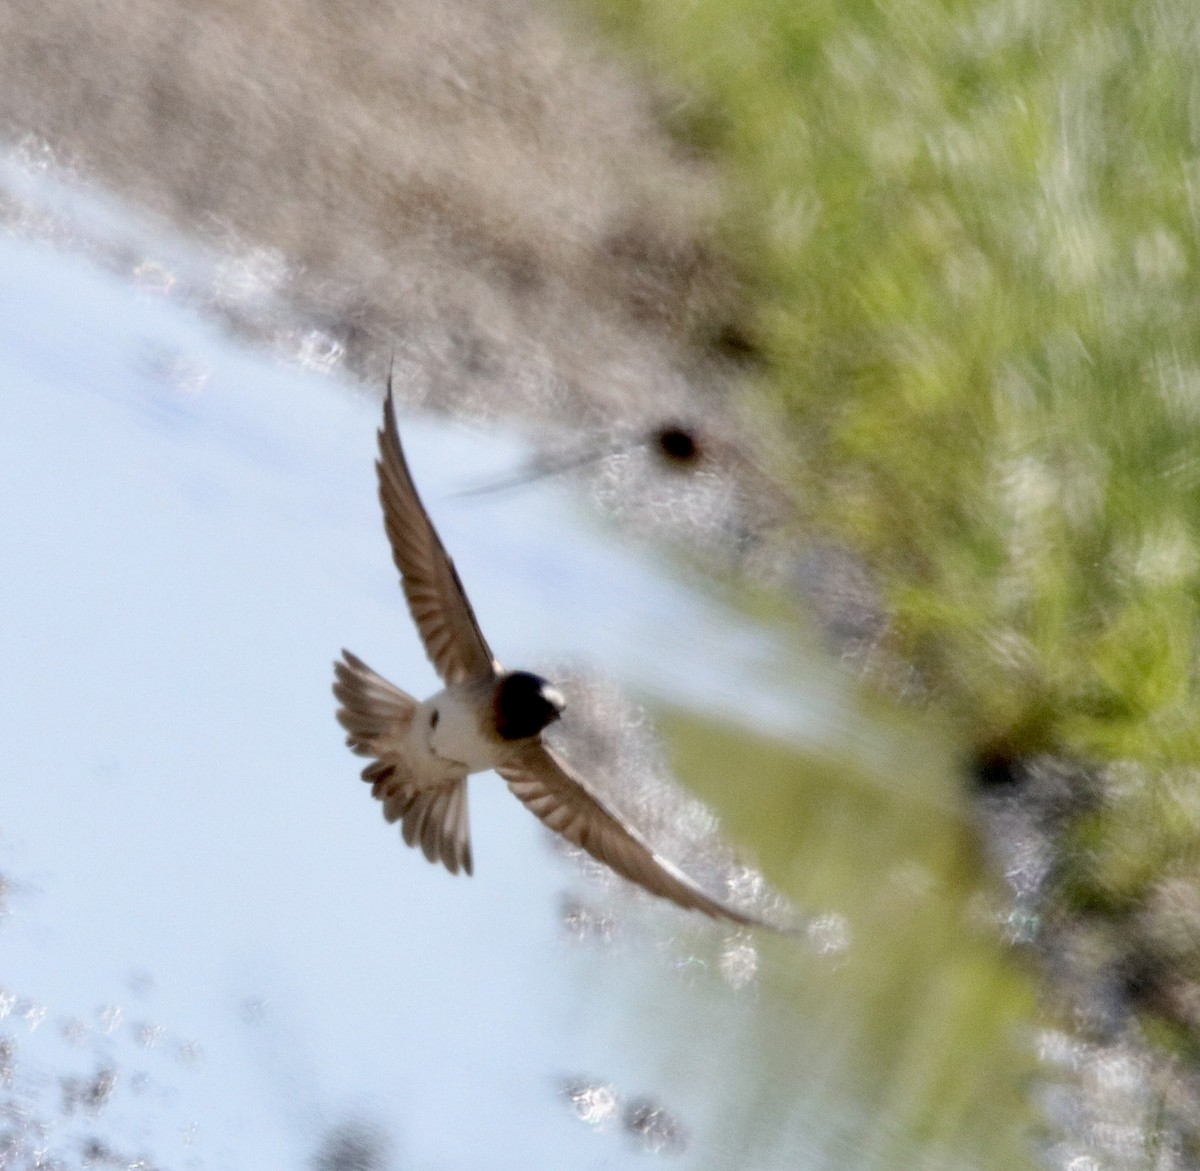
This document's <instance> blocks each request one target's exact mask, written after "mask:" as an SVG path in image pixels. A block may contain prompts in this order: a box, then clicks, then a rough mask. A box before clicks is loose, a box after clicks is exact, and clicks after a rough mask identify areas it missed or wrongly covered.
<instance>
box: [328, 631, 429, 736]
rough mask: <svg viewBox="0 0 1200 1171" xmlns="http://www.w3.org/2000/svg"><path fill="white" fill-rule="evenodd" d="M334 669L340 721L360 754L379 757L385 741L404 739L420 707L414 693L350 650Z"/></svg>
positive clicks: (336, 663)
mask: <svg viewBox="0 0 1200 1171" xmlns="http://www.w3.org/2000/svg"><path fill="white" fill-rule="evenodd" d="M333 671H334V675H335V676H336V678H335V680H334V684H333V694H334V695H335V696H337V698H338V702H339V703H341V705H342V706H341V707H340V708H338V712H337V718H338V722H339V723H340V724H341V725H342V727H343V728H345V729H346V743H347V744H349V745H350V747H351V748H353V749H354V751H355V752H357V753H358V755H359V756H379V755H380V753H381V750H382V748H383V746H384V745H385V744H388V743H395V742H397V741H398V740H400V739H402V738H403V736H404V734H405V733H406V732H407V731H408V727H409V725H410V724H411V723H412V719H413V715H414V713H415V712H416V710H417V701H416V700H415V699H413V697H412V696H411V695H409V694H408V693H407V692H405V691H401V690H400V688H399V687H396V686H395V685H393V684H391V683H389V682H388V681H387V680H386V679H385V678H384V677H383V676H382V675H376V674H375V672H374V671H372V670H371V668H370V667H368V666H367V665H366V663H364V662H363V661H362V659H360V658H359V657H358V656H357V655H353V654H351V653H350V652H349V651H346V650H344V651H342V658H341V659H339V660H338V661H337V662H335V663H334V665H333Z"/></svg>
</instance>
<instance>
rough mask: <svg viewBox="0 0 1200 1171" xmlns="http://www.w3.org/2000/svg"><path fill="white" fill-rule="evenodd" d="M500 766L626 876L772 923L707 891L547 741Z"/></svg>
mask: <svg viewBox="0 0 1200 1171" xmlns="http://www.w3.org/2000/svg"><path fill="white" fill-rule="evenodd" d="M496 771H497V772H498V773H499V774H500V775H501V776H502V777H503V778H504V779H505V780H506V781H507V782H508V787H509V788H510V789H511V790H512V791H513V792H514V793H515V794H516V795H517V796H518V797H519V798H520V799H521V800H522V801H523V802H524V803H525V805H526V806H527V807H528V808H529V809H530V810H531V811H532V812H533V813H534V814H536V815H537V816H538V817H539V818H540V819H541V820H542V821H543V822H544V823H545V824H546V825H547V826H549V828H550V829H552V830H554V831H555V833H559V834H562V836H563V837H564V838H566V839H567V841H569V842H570V843H571V844H572V845H575V846H579V847H580V848H582V849H584V850H586V851H587V852H588V853H589V854H591V855H592V857H593V858H596V859H597V860H598V861H600V862H603V863H604V864H605V865H606V866H608V867H609V868H610V869H612V870H615V871H616V872H617V873H618V874H619V875H621V877H622V878H627V879H629V881H630V882H636V883H637V884H638V885H639V886H641V887H643V888H645V889H646V890H648V891H650V893H651V894H656V895H660V896H661V897H662V898H665V899H670V900H671V901H672V902H674V903H678V904H679V906H681V907H688V908H691V909H694V910H697V911H703V912H704V913H705V914H706V915H711V916H712V917H713V918H717V919H729V920H732V921H733V922H734V923H741V924H744V925H746V926H770V924H766V923H763V921H762V920H760V919H757V918H754V917H753V916H751V915H747V914H745V913H744V912H742V911H738V910H736V909H735V908H733V907H729V906H727V905H726V904H724V903H722V902H719V901H718V900H717V899H714V898H712V897H711V896H709V895H707V894H705V893H704V891H703V890H701V889H700V887H699V886H698V885H697V884H696V883H695V882H693V881H692V880H691V879H690V878H689V877H688V876H687V875H686V874H684V872H683V871H682V870H680V869H679V867H678V866H676V865H675V864H674V863H673V862H669V861H667V859H666V858H664V857H662V855H660V854H657V853H655V851H654V850H653V849H651V847H650V845H649V844H648V843H647V842H646V840H645V838H643V837H642V835H641V834H640V833H639V832H638V831H637V830H636V829H634V828H633V827H632V826H630V825H627V824H626V823H625V822H624V821H622V820H621V818H619V817H618V816H617V815H616V814H615V813H613V812H612V811H611V810H610V809H609V808H608V806H607V805H605V803H604V802H603V801H602V800H601V799H600V797H599V796H598V795H597V794H596V793H594V792H593V791H592V789H591V787H590V786H589V785H588V784H587V782H586V781H584V780H583V778H582V777H581V776H579V774H578V773H576V772H574V771H573V770H571V768H570V767H569V766H568V765H567V763H566V762H565V761H564V760H563V759H562V758H561V757H560V756H558V755H557V754H556V753H555V752H553V751H552V750H551V749H550V748H548V747H547V746H546V745H545V744H542V743H533V744H530V745H529V746H528V747H526V748H523V749H521V750H519V752H518V754H517V755H516V757H515V758H514V760H513V761H512V762H510V763H506V764H505V765H503V766H502V767H500V768H497V769H496Z"/></svg>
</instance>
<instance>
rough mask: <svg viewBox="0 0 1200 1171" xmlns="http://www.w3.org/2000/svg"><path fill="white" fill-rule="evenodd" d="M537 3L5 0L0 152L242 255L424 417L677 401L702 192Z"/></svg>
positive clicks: (702, 243)
mask: <svg viewBox="0 0 1200 1171" xmlns="http://www.w3.org/2000/svg"><path fill="white" fill-rule="evenodd" d="M663 100H664V99H663V97H662V95H652V94H651V93H650V92H649V91H648V90H646V89H644V88H642V87H641V86H640V84H639V83H636V82H635V81H634V80H633V79H632V78H631V77H630V76H628V75H627V74H626V73H625V72H623V71H622V69H621V68H620V67H618V66H617V65H616V64H615V63H614V62H613V61H612V60H610V59H606V58H605V57H604V56H603V55H602V54H601V52H600V51H599V49H598V48H596V47H595V46H593V45H592V44H591V43H590V42H589V40H588V39H587V37H586V36H585V35H584V33H583V31H582V30H581V29H579V28H571V27H568V26H567V24H566V22H565V16H564V13H562V12H555V11H552V10H550V9H548V8H539V7H536V6H535V5H533V4H530V3H526V2H525V0H421V2H419V3H417V2H412V0H408V2H405V0H400V2H393V0H360V2H354V3H347V2H340V0H236V2H233V0H202V2H199V3H187V4H180V3H178V2H177V0H113V2H111V3H107V2H106V3H103V4H97V3H95V0H44V2H42V3H39V4H37V5H18V4H14V3H12V2H11V0H10V2H9V3H3V4H0V138H5V139H7V140H8V141H9V142H10V143H11V142H20V141H21V140H23V139H27V138H28V137H30V136H33V137H34V138H35V139H36V140H38V141H40V142H44V143H47V144H48V145H49V147H50V149H51V150H52V151H53V152H54V154H55V155H56V157H58V158H59V159H60V160H62V161H63V162H64V163H66V164H67V165H68V166H70V167H73V168H75V169H77V170H78V171H80V172H82V174H83V175H84V176H85V177H86V178H88V179H92V180H94V181H96V182H98V183H100V184H102V185H103V186H105V187H107V188H109V189H111V190H113V191H115V192H116V193H118V194H119V195H121V196H123V197H126V198H127V199H129V200H130V201H132V202H133V203H135V204H136V205H140V206H141V207H144V208H147V209H149V210H151V211H153V212H155V213H158V214H161V215H164V216H166V217H167V218H169V219H170V220H171V221H172V222H173V223H174V224H175V225H177V226H178V227H180V228H182V229H183V230H184V231H185V232H186V233H188V234H191V235H194V236H199V237H202V238H203V239H204V240H205V241H206V242H208V243H211V244H215V245H216V246H217V247H218V248H220V249H222V250H226V251H234V252H240V251H246V250H250V249H268V250H272V251H273V252H274V253H276V254H278V257H279V260H280V261H281V263H282V265H283V267H284V270H285V271H286V274H287V275H286V277H285V281H284V284H283V290H282V291H283V293H284V295H285V298H286V300H287V301H288V302H289V303H290V305H291V306H292V307H293V308H294V309H295V310H297V311H298V312H299V314H300V315H301V316H302V317H303V318H305V319H307V320H309V321H311V322H313V323H314V324H316V325H318V326H320V328H322V329H323V330H325V331H326V332H327V333H328V334H329V335H330V336H331V337H332V338H333V339H335V340H336V341H338V342H340V343H341V344H343V345H344V346H345V347H346V355H347V359H348V363H349V364H350V366H351V368H353V369H357V370H360V371H364V372H367V373H370V374H371V375H372V376H377V375H378V373H379V371H380V369H381V366H382V363H384V362H386V360H387V355H388V353H389V352H390V350H391V349H392V347H393V346H395V347H396V349H397V353H398V355H399V356H400V358H401V359H402V360H409V361H410V362H411V365H412V367H413V368H414V369H417V370H419V372H420V376H421V378H422V379H424V381H425V390H424V394H425V395H426V396H427V397H428V398H429V399H430V405H434V406H445V407H452V406H470V407H473V408H474V409H477V410H485V411H490V410H495V409H504V410H513V409H526V410H531V411H533V412H534V413H538V414H545V413H552V414H553V413H558V412H566V411H570V412H571V421H572V422H581V421H583V422H586V421H589V420H592V421H599V420H602V419H605V418H607V417H609V416H611V414H612V413H613V412H614V411H615V412H619V413H621V414H624V415H628V414H632V415H633V416H634V417H638V416H641V415H642V414H643V413H649V414H656V413H661V412H662V411H663V410H669V409H671V407H672V404H675V403H677V402H679V401H686V400H687V399H688V398H690V397H691V396H692V395H694V393H695V391H696V388H697V387H698V386H700V385H704V386H706V387H709V388H712V387H713V386H718V385H720V383H721V380H722V378H721V372H722V368H721V366H720V363H717V364H715V365H714V364H711V363H709V362H708V360H707V359H706V358H705V356H704V355H705V352H706V348H705V346H704V345H702V344H697V341H698V339H700V340H701V341H702V340H703V339H704V338H705V337H709V336H712V334H713V333H715V332H719V329H720V325H721V321H722V317H723V313H724V308H723V306H726V305H727V304H728V303H729V301H730V297H731V291H730V287H729V280H728V275H727V273H726V272H725V270H724V269H723V267H722V265H721V264H720V263H719V261H718V260H717V259H716V258H715V255H714V252H713V249H712V248H711V247H710V242H709V240H708V237H707V234H706V228H705V222H706V216H707V212H708V210H709V208H710V206H711V204H712V202H713V200H714V198H715V188H714V181H713V179H712V176H711V175H710V174H709V173H707V172H706V171H705V170H703V169H702V167H701V165H700V164H698V163H697V162H696V161H695V160H692V159H688V158H685V157H684V156H683V155H682V153H681V152H680V151H679V150H677V149H675V148H673V147H672V145H671V144H670V143H669V142H668V140H667V138H666V137H665V135H664V134H663V133H662V132H661V130H660V129H659V128H658V125H657V119H656V103H661V101H663Z"/></svg>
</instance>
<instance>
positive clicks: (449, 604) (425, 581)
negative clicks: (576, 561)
mask: <svg viewBox="0 0 1200 1171" xmlns="http://www.w3.org/2000/svg"><path fill="white" fill-rule="evenodd" d="M375 468H376V471H377V472H378V473H379V500H380V502H381V503H382V505H383V523H384V527H385V528H386V529H387V535H388V541H389V542H390V543H391V546H392V559H393V560H394V561H395V563H396V568H397V569H398V570H399V571H400V584H401V586H402V587H403V589H404V596H405V598H406V599H407V600H408V608H409V610H410V612H411V613H412V616H413V621H414V622H415V623H416V624H417V630H418V631H419V632H420V635H421V641H422V642H424V644H425V653H426V654H427V655H428V656H429V661H430V662H431V663H432V664H433V665H434V667H435V668H436V669H437V673H438V674H439V675H440V676H441V677H442V679H443V680H445V682H447V683H461V682H462V681H463V680H465V679H472V678H478V677H480V676H487V675H493V674H495V673H496V672H498V670H499V668H500V664H499V663H497V662H496V658H495V656H494V655H493V654H492V652H491V648H490V647H489V646H488V644H487V640H486V639H485V638H484V637H483V631H481V630H480V629H479V622H478V621H477V619H476V618H475V611H474V610H472V609H471V603H470V602H469V601H468V600H467V594H466V591H465V590H464V589H463V586H462V582H461V581H459V578H458V572H457V570H455V568H454V562H453V561H451V560H450V557H449V555H448V554H447V553H446V550H445V547H444V546H443V545H442V542H441V539H440V538H439V537H438V535H437V530H436V529H435V528H434V527H433V522H432V521H431V520H430V519H429V514H428V513H427V512H426V511H425V506H424V505H423V504H422V503H421V498H420V496H418V495H417V489H416V486H415V485H414V484H413V480H412V475H411V474H410V472H409V470H408V462H407V461H406V460H405V458H404V449H403V448H402V447H401V446H400V432H399V430H398V428H397V427H396V411H395V407H394V406H393V404H392V379H391V375H389V376H388V392H387V399H386V401H385V402H384V405H383V426H382V427H381V428H380V431H379V459H378V461H377V462H376V464H375Z"/></svg>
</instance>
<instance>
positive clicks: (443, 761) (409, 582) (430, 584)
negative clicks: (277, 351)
mask: <svg viewBox="0 0 1200 1171" xmlns="http://www.w3.org/2000/svg"><path fill="white" fill-rule="evenodd" d="M375 466H376V469H377V472H378V476H379V498H380V502H381V503H382V505H383V516H384V527H385V529H386V531H387V536H388V541H389V543H390V545H391V549H392V557H393V560H394V561H395V564H396V568H397V569H398V570H399V571H400V580H401V586H402V588H403V591H404V596H405V598H406V599H407V602H408V608H409V611H410V612H411V614H412V618H413V621H414V622H415V623H416V626H417V630H418V633H419V634H420V637H421V640H422V642H423V643H424V646H425V651H426V654H427V655H428V656H429V660H430V662H431V663H432V664H433V666H434V668H435V669H436V671H437V673H438V675H439V676H440V677H441V680H442V682H443V683H444V685H445V686H444V687H443V688H442V690H441V691H439V692H437V693H436V694H435V695H432V696H430V697H429V698H428V699H426V700H424V701H419V700H417V699H415V698H414V697H413V696H411V695H408V694H407V693H406V692H404V691H401V690H400V689H399V688H398V687H396V686H395V685H393V684H392V683H389V682H388V681H387V680H386V679H384V678H383V677H382V676H380V675H378V674H376V673H375V672H374V671H372V670H371V668H370V667H368V666H367V665H366V664H365V663H364V662H362V660H361V659H359V658H358V657H357V656H355V655H353V654H351V653H350V652H349V651H343V652H342V654H343V658H342V659H341V660H339V661H338V662H336V663H335V664H334V670H335V674H336V679H335V682H334V686H333V690H334V694H335V695H336V696H337V699H338V701H339V703H340V704H341V706H340V707H339V709H338V713H337V717H338V720H339V721H340V722H341V724H342V726H343V727H344V728H345V729H346V732H347V739H346V742H347V744H348V745H349V746H350V747H351V748H352V749H353V750H354V751H355V752H356V753H358V754H359V755H361V756H366V757H370V758H371V763H370V764H368V765H367V766H366V768H364V769H363V772H362V777H363V779H364V780H366V781H369V782H370V783H371V790H372V793H373V794H374V796H375V797H376V798H378V799H379V800H380V801H381V802H382V803H383V812H384V816H385V817H386V818H387V820H388V821H389V822H395V821H399V822H400V823H401V831H402V834H403V837H404V841H405V842H406V843H407V844H408V845H410V846H420V848H421V850H422V851H423V853H424V854H425V857H426V858H428V859H429V861H431V862H439V861H440V862H441V863H442V864H444V865H445V866H446V868H447V869H448V870H450V872H451V873H455V874H457V873H458V872H459V871H463V872H465V873H467V874H470V873H471V872H472V869H473V860H472V856H471V837H470V827H469V821H468V811H467V777H468V776H469V775H470V774H471V773H476V772H483V771H486V770H488V769H494V770H495V771H496V772H497V773H499V775H500V776H501V777H503V779H504V780H505V781H506V782H507V783H508V787H509V789H510V790H511V791H512V792H513V793H514V794H515V795H516V796H517V797H518V798H519V799H520V800H521V801H522V802H523V803H524V804H525V806H526V807H527V808H528V809H529V810H530V811H531V812H533V813H534V814H535V815H536V816H537V817H538V818H540V819H541V820H542V821H543V822H544V823H545V824H546V825H547V826H548V827H549V828H550V829H552V830H554V831H555V832H556V833H558V834H561V835H562V837H564V838H565V839H566V840H567V841H568V842H570V843H572V844H573V845H575V846H578V847H580V848H581V849H583V850H586V851H587V852H588V853H589V854H591V855H592V856H593V857H594V858H596V859H597V860H598V861H600V862H602V863H604V864H605V865H606V866H608V867H610V868H611V869H612V870H614V871H615V872H616V873H617V874H619V875H621V876H622V877H623V878H626V879H628V880H630V881H631V882H634V883H637V884H638V885H639V886H641V887H643V888H644V889H645V890H647V891H650V892H651V893H653V894H656V895H660V896H661V897H663V898H666V899H670V900H672V901H673V902H675V903H677V904H678V905H679V906H681V907H687V908H692V909H695V910H699V911H703V912H704V913H705V914H707V915H711V916H713V917H718V918H724V919H728V920H731V921H733V922H736V923H741V924H747V925H749V924H757V923H759V922H760V921H759V920H758V919H757V918H755V917H753V916H751V915H749V914H746V913H744V912H742V911H739V910H738V909H737V908H735V907H731V906H728V905H726V904H725V903H723V902H721V901H719V900H718V899H715V898H713V897H711V896H709V895H708V894H706V893H705V892H704V891H703V890H702V889H701V888H700V886H699V885H698V884H697V883H695V882H694V881H693V880H692V879H691V878H689V877H688V876H687V875H686V874H684V873H683V871H682V870H680V869H679V867H677V866H676V865H674V864H673V863H672V862H670V861H668V860H667V859H666V858H663V857H662V856H661V855H659V854H658V853H656V852H655V851H654V849H652V848H651V846H650V844H649V843H648V842H647V841H646V839H645V838H644V836H643V835H642V834H641V833H640V832H639V831H638V830H637V829H636V828H635V827H634V826H633V825H631V824H630V823H629V822H628V821H627V820H625V819H624V818H623V817H621V816H620V815H619V814H618V813H616V812H615V811H614V810H613V809H611V808H610V807H609V805H608V804H607V802H606V801H605V799H604V798H603V797H602V796H601V795H600V794H599V793H598V792H597V791H596V789H595V788H594V787H593V786H592V785H591V784H590V783H589V782H588V781H587V780H585V779H584V777H583V776H581V775H580V774H579V773H578V772H577V771H576V770H574V769H573V768H571V767H570V766H569V765H568V764H567V763H566V761H564V760H563V759H562V758H561V757H560V756H559V755H558V754H557V753H556V752H555V751H554V750H553V749H552V748H550V747H549V746H548V745H547V744H546V743H544V741H543V739H542V731H543V729H545V728H546V727H547V726H548V725H549V724H551V723H552V722H554V721H555V720H557V719H558V718H559V716H560V715H561V714H562V711H563V709H564V707H565V704H564V701H563V698H562V696H561V694H560V693H559V692H558V690H557V688H555V687H554V686H553V685H551V684H550V683H549V682H547V681H546V680H545V679H542V678H540V677H539V676H537V675H534V674H532V673H530V672H527V671H506V670H505V669H504V668H503V667H501V665H500V663H499V661H498V660H497V659H496V657H495V655H493V654H492V651H491V649H490V647H489V646H488V644H487V640H486V639H485V638H484V636H483V632H482V631H481V630H480V627H479V623H478V621H477V619H476V617H475V613H474V611H473V610H472V608H471V603H470V601H469V600H468V599H467V595H466V592H465V591H464V590H463V587H462V583H461V581H460V580H459V577H458V573H457V571H456V570H455V568H454V563H453V562H452V561H451V560H450V557H449V556H448V555H447V553H446V550H445V548H444V547H443V545H442V542H441V539H440V538H439V537H438V534H437V531H436V530H435V529H434V527H433V523H432V522H431V521H430V519H429V516H428V514H427V513H426V511H425V507H424V505H423V504H422V503H421V499H420V497H419V496H418V494H417V490H416V487H415V486H414V484H413V480H412V476H411V474H410V473H409V469H408V464H407V461H406V460H405V457H404V451H403V448H402V447H401V444H400V434H399V430H398V428H397V426H396V414H395V408H394V405H393V401H392V387H391V380H390V378H389V380H388V394H387V399H386V401H385V403H384V417H383V426H382V428H381V429H380V431H379V459H378V460H377V461H376V465H375Z"/></svg>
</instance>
